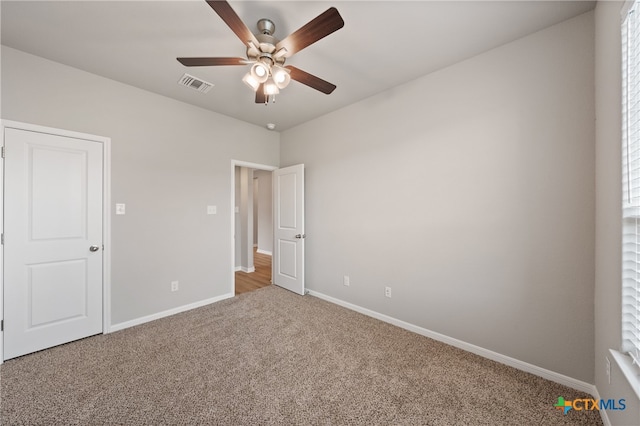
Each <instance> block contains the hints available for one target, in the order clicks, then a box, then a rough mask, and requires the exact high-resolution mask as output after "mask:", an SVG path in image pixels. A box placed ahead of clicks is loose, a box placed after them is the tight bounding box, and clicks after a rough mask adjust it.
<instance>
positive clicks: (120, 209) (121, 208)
mask: <svg viewBox="0 0 640 426" xmlns="http://www.w3.org/2000/svg"><path fill="white" fill-rule="evenodd" d="M124 212H125V206H124V204H116V214H124Z"/></svg>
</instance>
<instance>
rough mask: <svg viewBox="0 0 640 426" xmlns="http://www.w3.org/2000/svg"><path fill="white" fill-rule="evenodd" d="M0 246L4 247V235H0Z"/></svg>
mask: <svg viewBox="0 0 640 426" xmlns="http://www.w3.org/2000/svg"><path fill="white" fill-rule="evenodd" d="M0 244H2V245H4V233H2V234H0Z"/></svg>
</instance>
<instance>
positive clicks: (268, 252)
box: [256, 249, 273, 256]
mask: <svg viewBox="0 0 640 426" xmlns="http://www.w3.org/2000/svg"><path fill="white" fill-rule="evenodd" d="M256 253H260V254H266V255H267V256H272V255H273V253H272V252H270V251H267V250H262V249H258V250H256Z"/></svg>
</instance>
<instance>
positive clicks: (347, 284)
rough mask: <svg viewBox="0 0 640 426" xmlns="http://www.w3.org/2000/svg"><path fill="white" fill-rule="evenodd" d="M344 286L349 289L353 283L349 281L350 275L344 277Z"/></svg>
mask: <svg viewBox="0 0 640 426" xmlns="http://www.w3.org/2000/svg"><path fill="white" fill-rule="evenodd" d="M342 284H344V285H346V286H347V287H349V286H350V285H351V281H349V275H345V276H344V277H342Z"/></svg>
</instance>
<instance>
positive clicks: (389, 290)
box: [384, 287, 391, 297]
mask: <svg viewBox="0 0 640 426" xmlns="http://www.w3.org/2000/svg"><path fill="white" fill-rule="evenodd" d="M384 295H385V296H386V297H391V287H385V288H384Z"/></svg>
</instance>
